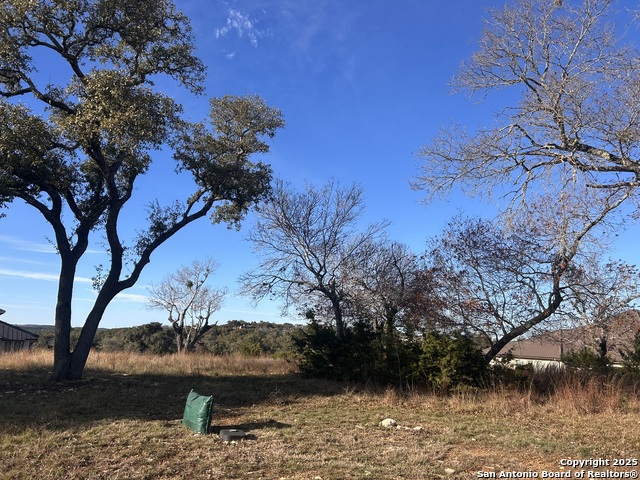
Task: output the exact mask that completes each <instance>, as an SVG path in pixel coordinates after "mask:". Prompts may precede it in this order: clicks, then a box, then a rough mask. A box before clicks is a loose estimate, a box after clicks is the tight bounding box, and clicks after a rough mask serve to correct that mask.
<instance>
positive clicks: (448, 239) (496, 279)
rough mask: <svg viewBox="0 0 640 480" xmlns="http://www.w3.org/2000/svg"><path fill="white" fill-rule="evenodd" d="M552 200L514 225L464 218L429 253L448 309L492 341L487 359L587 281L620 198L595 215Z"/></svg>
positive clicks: (454, 319) (462, 324)
mask: <svg viewBox="0 0 640 480" xmlns="http://www.w3.org/2000/svg"><path fill="white" fill-rule="evenodd" d="M544 205H545V202H543V203H542V204H536V205H533V206H532V207H533V211H529V212H526V214H525V215H522V216H520V217H513V218H512V219H511V220H512V223H511V224H510V225H506V226H505V225H502V226H501V225H499V223H498V222H497V221H494V222H489V221H483V220H465V219H456V220H454V221H452V222H451V223H450V224H449V227H448V228H447V229H446V231H445V232H444V233H443V234H441V235H440V236H439V237H437V239H436V240H435V242H434V243H433V246H432V249H431V252H430V253H429V258H430V260H431V268H432V269H433V271H434V277H435V280H436V283H437V284H439V285H440V287H439V288H440V295H439V296H440V297H441V298H443V299H444V300H445V302H446V313H447V314H448V315H449V317H450V319H451V321H452V324H453V325H456V326H458V327H461V328H464V329H466V330H468V331H471V332H473V333H474V334H476V335H479V336H480V337H481V338H483V339H484V340H485V341H486V343H487V344H488V345H489V349H488V351H487V352H486V354H485V361H486V362H487V363H489V362H490V361H491V360H492V359H493V358H494V357H495V355H497V354H498V353H499V352H500V350H502V348H504V347H505V346H506V345H507V343H509V342H510V341H511V340H514V339H516V338H518V337H519V336H521V335H524V334H525V333H527V332H528V331H529V330H531V329H532V328H535V327H538V326H540V325H543V324H545V323H546V324H548V322H550V321H551V320H553V318H554V315H555V314H558V313H560V307H561V305H563V301H564V300H565V297H570V296H572V295H574V293H575V291H576V290H578V289H580V288H583V287H584V286H585V285H586V281H585V279H586V278H587V277H588V276H586V275H585V268H586V265H590V264H592V261H593V259H594V258H598V256H597V252H598V251H599V250H600V248H598V246H599V245H601V243H600V242H599V241H598V240H599V238H598V236H596V234H595V231H594V229H595V228H596V227H597V226H600V225H601V224H602V223H603V222H605V217H606V216H607V215H608V214H609V213H610V210H613V209H615V208H617V206H618V205H619V204H618V203H616V202H614V203H613V204H611V205H609V207H608V209H605V211H604V212H599V214H598V215H596V216H594V217H591V216H590V214H591V213H592V209H591V205H590V204H589V203H586V204H583V203H579V202H573V203H564V202H560V204H558V205H557V206H556V207H555V210H554V209H553V208H551V207H550V206H548V203H547V206H546V207H545V206H544ZM586 245H591V246H593V249H591V250H590V249H588V248H587V246H586ZM590 262H591V263H590ZM589 281H590V280H589ZM601 281H605V280H604V279H601ZM569 307H570V305H567V308H569Z"/></svg>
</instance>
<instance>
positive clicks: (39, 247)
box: [0, 235, 56, 253]
mask: <svg viewBox="0 0 640 480" xmlns="http://www.w3.org/2000/svg"><path fill="white" fill-rule="evenodd" d="M0 242H2V243H4V244H6V245H8V246H9V247H10V248H12V249H14V250H20V251H22V252H33V253H56V249H55V247H54V246H53V245H51V244H49V243H35V242H28V241H26V240H23V239H21V238H19V237H14V236H12V235H0Z"/></svg>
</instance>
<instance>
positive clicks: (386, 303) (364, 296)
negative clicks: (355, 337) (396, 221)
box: [350, 238, 418, 335]
mask: <svg viewBox="0 0 640 480" xmlns="http://www.w3.org/2000/svg"><path fill="white" fill-rule="evenodd" d="M350 270H351V271H352V275H351V280H352V282H353V285H352V287H351V292H352V293H351V295H350V303H352V304H353V307H354V308H355V309H356V310H357V311H358V312H359V314H360V315H362V316H364V317H366V318H369V319H370V322H371V324H372V325H373V327H374V329H375V330H376V331H378V332H386V333H387V334H389V335H390V334H392V333H393V332H394V331H395V328H396V323H397V321H398V320H399V319H400V318H401V317H402V316H403V315H404V314H405V313H406V310H407V307H408V297H409V295H410V289H411V285H412V282H413V277H414V275H415V274H416V272H417V270H418V259H417V256H416V255H415V254H414V253H413V252H412V251H411V250H410V249H409V247H408V246H407V245H404V244H402V243H399V242H395V241H390V240H388V239H386V238H383V239H374V240H372V241H369V242H366V243H364V244H363V245H362V248H360V249H359V251H358V252H357V255H354V256H353V258H352V259H351V266H350Z"/></svg>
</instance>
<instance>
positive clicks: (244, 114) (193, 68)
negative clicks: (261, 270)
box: [0, 0, 284, 380]
mask: <svg viewBox="0 0 640 480" xmlns="http://www.w3.org/2000/svg"><path fill="white" fill-rule="evenodd" d="M45 62H46V63H45ZM43 66H46V67H47V68H49V69H55V71H56V78H57V77H59V76H61V75H62V74H63V73H67V74H68V76H67V78H66V79H65V80H64V81H61V82H58V83H57V84H51V83H49V82H50V80H49V78H48V76H47V75H43V74H42V71H39V67H41V68H40V70H42V67H43ZM162 77H164V78H170V79H172V80H173V81H175V82H177V84H178V85H180V86H182V87H184V88H185V89H187V90H188V91H190V92H191V93H192V94H194V95H200V94H202V93H203V90H204V89H203V81H204V78H205V67H204V65H203V64H202V62H201V61H200V60H199V59H198V58H197V57H196V56H195V54H194V42H193V37H192V33H191V29H190V25H189V20H188V18H186V17H185V15H183V14H182V13H181V12H179V11H177V10H176V8H175V6H174V5H173V3H172V2H171V1H170V0H148V1H145V2H139V1H134V0H5V1H3V2H2V3H1V4H0V206H10V204H12V203H13V202H15V201H23V202H25V203H26V204H27V205H29V206H31V207H33V208H35V209H36V210H37V211H38V212H40V214H41V215H42V216H43V217H44V219H45V220H46V221H47V222H48V223H49V225H50V226H51V228H52V231H53V237H52V240H53V242H54V243H55V246H56V248H57V250H58V253H59V257H60V276H59V282H58V294H57V302H56V307H55V348H54V373H53V379H54V380H65V379H78V378H80V377H81V376H82V374H83V371H84V366H85V364H86V361H87V358H88V355H89V351H90V347H91V344H92V341H93V338H94V336H95V333H96V330H97V328H98V325H99V323H100V320H101V318H102V316H103V314H104V312H105V309H106V308H107V306H108V305H109V303H110V302H111V301H112V300H113V298H114V297H115V296H116V295H117V294H118V293H120V292H122V291H123V290H125V289H127V288H130V287H132V286H133V285H134V284H135V283H136V281H137V280H138V279H139V277H140V274H141V272H142V271H143V269H144V267H145V265H147V264H148V263H149V261H150V259H151V255H152V253H153V252H154V251H155V250H156V249H157V248H158V247H160V246H161V245H162V244H163V243H165V242H166V241H167V240H168V239H169V238H171V237H172V236H173V235H174V234H175V233H177V232H178V231H180V230H181V229H183V228H185V227H186V226H187V225H189V224H191V223H192V222H194V221H196V220H198V219H200V218H202V217H205V216H207V215H209V216H210V218H211V220H212V222H213V223H227V224H229V225H238V223H239V222H240V221H241V220H242V219H243V217H244V215H245V214H246V212H247V211H248V209H249V208H251V207H252V206H253V205H254V204H256V202H259V201H260V200H261V199H262V198H263V197H264V195H265V194H266V193H267V192H268V190H269V185H270V181H271V168H270V166H269V165H267V164H264V163H262V162H259V161H258V162H255V161H252V158H253V156H254V155H255V154H261V153H266V152H268V150H269V147H268V145H267V143H265V138H266V137H273V136H274V134H275V132H276V130H277V129H279V128H281V127H282V126H283V125H284V121H283V118H282V115H281V113H280V112H279V111H278V110H277V109H274V108H272V107H269V106H267V105H266V104H265V103H264V101H263V100H261V99H260V98H259V97H232V96H225V97H222V98H216V99H213V100H211V110H210V116H209V119H208V121H206V122H205V121H203V122H200V123H191V122H188V121H186V120H185V119H183V118H182V107H181V105H180V104H179V103H178V102H177V101H176V100H175V99H174V98H171V97H170V96H167V95H166V94H164V93H162V91H161V90H160V89H159V88H157V87H156V86H155V84H154V81H156V80H157V79H159V78H162ZM161 147H162V148H163V149H167V148H170V149H171V151H172V153H173V158H174V159H175V161H176V167H175V171H176V174H190V175H191V177H192V179H193V189H192V191H191V192H189V194H188V195H186V196H185V198H176V199H173V201H168V200H167V199H165V198H161V199H157V200H156V201H154V202H152V203H151V205H149V207H148V210H147V212H148V213H147V218H146V224H144V222H143V221H142V220H141V221H140V224H141V225H143V224H144V226H143V227H142V228H141V230H140V231H139V232H138V234H137V236H136V237H135V238H126V239H125V238H123V234H122V232H121V228H119V225H120V223H121V221H120V220H121V217H122V212H123V208H124V207H125V204H127V202H128V201H129V200H130V199H131V198H132V196H133V195H134V191H135V188H134V187H135V184H136V180H137V179H138V178H139V177H140V176H141V175H144V174H145V173H147V171H148V170H149V168H150V166H151V164H152V161H153V159H154V157H156V156H157V155H159V149H160V148H161ZM100 234H102V235H103V236H104V238H105V241H106V244H107V250H108V255H109V262H108V265H106V266H104V267H103V268H102V270H101V271H100V272H99V275H98V276H97V277H96V282H95V286H96V288H97V297H96V299H95V302H94V304H93V307H92V309H91V311H90V312H89V314H88V316H87V318H86V319H85V321H84V325H83V328H82V333H81V335H80V338H79V340H78V341H77V343H76V344H75V345H72V344H71V340H70V331H71V319H72V311H71V301H72V298H73V289H74V276H75V274H76V269H77V266H78V262H79V261H80V259H81V258H82V257H83V255H84V254H85V253H86V252H87V249H88V247H89V244H90V240H91V239H92V238H93V236H97V235H100Z"/></svg>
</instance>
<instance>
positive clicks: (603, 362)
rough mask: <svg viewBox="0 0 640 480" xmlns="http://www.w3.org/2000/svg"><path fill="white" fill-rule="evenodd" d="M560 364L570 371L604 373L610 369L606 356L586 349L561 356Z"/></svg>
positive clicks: (609, 362) (609, 361)
mask: <svg viewBox="0 0 640 480" xmlns="http://www.w3.org/2000/svg"><path fill="white" fill-rule="evenodd" d="M562 362H563V363H564V364H565V366H566V367H567V368H569V369H572V370H589V371H593V372H602V373H604V372H606V371H608V370H609V369H610V368H611V360H610V359H609V357H608V356H607V355H600V354H598V353H597V352H596V351H594V350H592V349H590V348H588V347H584V348H582V349H580V350H575V351H572V352H569V353H567V354H565V355H563V356H562Z"/></svg>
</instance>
